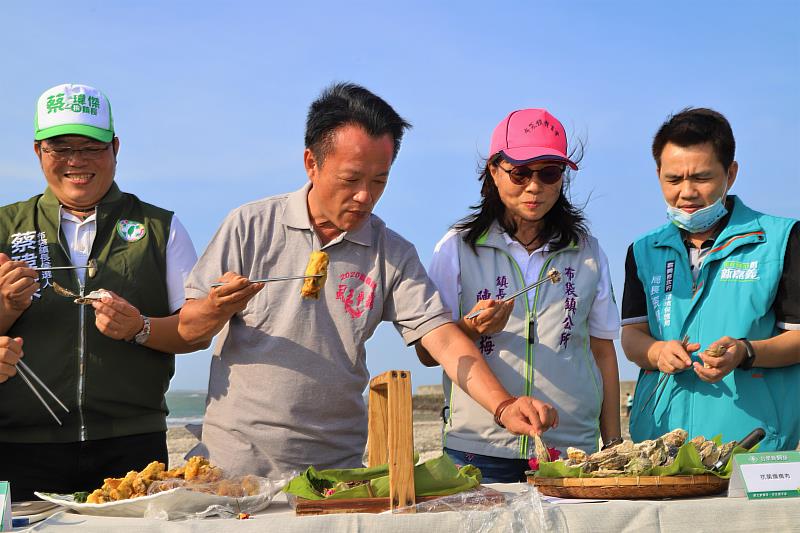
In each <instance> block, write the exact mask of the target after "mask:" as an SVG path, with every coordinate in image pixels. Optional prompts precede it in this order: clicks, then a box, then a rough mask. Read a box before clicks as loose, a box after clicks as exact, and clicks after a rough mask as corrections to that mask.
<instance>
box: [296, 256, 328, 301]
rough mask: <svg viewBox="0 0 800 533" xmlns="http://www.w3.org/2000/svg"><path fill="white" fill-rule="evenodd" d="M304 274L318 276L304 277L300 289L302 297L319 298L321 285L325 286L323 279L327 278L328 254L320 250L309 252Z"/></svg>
mask: <svg viewBox="0 0 800 533" xmlns="http://www.w3.org/2000/svg"><path fill="white" fill-rule="evenodd" d="M305 275H306V276H319V277H315V278H306V279H305V281H303V288H302V289H300V294H301V295H302V296H303V298H313V299H315V300H317V299H319V293H320V291H321V290H322V287H323V286H325V280H327V279H328V254H326V253H325V252H320V251H313V252H311V257H309V258H308V266H306V271H305Z"/></svg>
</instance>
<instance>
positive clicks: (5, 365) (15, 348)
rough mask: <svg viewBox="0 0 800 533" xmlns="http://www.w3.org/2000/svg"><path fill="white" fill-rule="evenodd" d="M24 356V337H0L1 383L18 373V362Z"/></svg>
mask: <svg viewBox="0 0 800 533" xmlns="http://www.w3.org/2000/svg"><path fill="white" fill-rule="evenodd" d="M21 357H22V339H21V338H20V337H17V338H15V339H12V338H11V337H0V383H3V382H5V381H6V380H7V379H8V378H10V377H13V376H14V375H16V373H17V362H18V361H19V360H20V358H21Z"/></svg>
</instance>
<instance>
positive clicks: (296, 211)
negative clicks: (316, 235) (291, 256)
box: [283, 181, 374, 246]
mask: <svg viewBox="0 0 800 533" xmlns="http://www.w3.org/2000/svg"><path fill="white" fill-rule="evenodd" d="M310 190H311V182H310V181H309V182H307V183H306V184H305V185H303V187H302V188H301V189H299V190H297V191H294V192H293V193H290V194H289V196H288V197H287V199H286V207H285V208H284V210H283V224H284V225H285V226H289V227H290V228H295V229H301V230H309V231H313V228H312V226H311V220H310V218H309V215H308V191H310ZM373 216H374V215H370V217H369V218H368V219H367V220H366V222H364V224H362V225H361V227H360V228H358V229H357V230H355V231H348V232H345V233H344V234H343V235H341V236H340V237H338V238H336V239H334V240H332V241H331V242H330V243H328V244H335V243H337V242H339V241H341V240H342V239H346V240H348V241H350V242H353V243H355V244H360V245H362V246H371V245H372V217H373Z"/></svg>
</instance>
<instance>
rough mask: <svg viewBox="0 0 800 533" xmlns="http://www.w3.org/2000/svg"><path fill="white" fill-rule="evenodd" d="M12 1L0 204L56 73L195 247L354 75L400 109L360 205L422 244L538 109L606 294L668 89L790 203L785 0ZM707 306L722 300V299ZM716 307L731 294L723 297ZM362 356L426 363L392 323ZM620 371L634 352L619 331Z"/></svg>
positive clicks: (793, 182)
mask: <svg viewBox="0 0 800 533" xmlns="http://www.w3.org/2000/svg"><path fill="white" fill-rule="evenodd" d="M394 4H395V5H391V4H389V3H380V2H363V3H362V2H342V3H339V4H333V3H331V2H296V3H284V2H282V3H275V4H274V5H273V4H271V3H266V2H233V1H231V2H226V3H222V2H215V3H212V2H203V1H194V2H167V1H160V2H156V1H139V2H135V3H133V2H108V1H104V2H94V1H82V2H79V3H63V2H58V3H56V2H48V1H44V2H14V3H9V4H7V5H5V6H4V8H3V11H2V13H1V14H0V97H2V102H3V106H2V108H3V109H2V117H3V128H1V129H0V180H2V181H1V183H2V184H3V185H2V189H0V203H2V204H6V203H10V202H13V201H17V200H21V199H24V198H28V197H30V196H32V195H34V194H37V193H39V192H41V191H42V190H43V188H44V178H43V177H42V175H41V171H40V169H39V168H38V165H37V162H36V159H35V157H34V154H33V151H32V147H31V141H32V138H33V131H32V124H33V112H34V105H35V102H36V98H37V97H38V96H39V94H40V93H41V92H43V91H44V90H45V89H47V88H49V87H51V86H54V85H57V84H59V83H64V82H81V83H87V84H90V85H94V86H95V87H98V88H100V89H101V90H103V91H104V92H105V93H106V94H107V95H108V96H109V98H110V100H111V103H112V106H113V110H114V116H115V122H116V126H117V134H118V136H119V137H120V139H121V145H122V146H121V152H120V156H119V163H118V169H117V181H118V183H119V184H120V186H121V187H122V188H123V190H126V191H129V192H132V193H135V194H137V195H138V196H139V197H141V198H142V199H144V200H146V201H149V202H151V203H155V204H157V205H160V206H162V207H166V208H169V209H172V210H174V211H175V212H176V213H177V214H178V216H179V217H180V219H181V220H182V221H183V223H184V225H185V226H186V227H187V228H188V230H189V232H190V234H191V236H192V238H193V240H194V243H195V246H196V248H197V249H198V252H201V251H202V250H203V249H204V248H205V246H206V244H207V243H208V241H209V239H210V238H211V236H212V235H213V233H214V231H215V229H216V228H217V226H218V225H219V223H220V222H221V221H222V219H223V217H224V216H225V215H226V214H227V213H228V212H229V211H230V210H231V209H233V208H234V207H236V206H238V205H240V204H242V203H244V202H247V201H250V200H253V199H256V198H260V197H264V196H269V195H272V194H277V193H282V192H286V191H290V190H294V189H297V188H299V187H300V186H302V184H303V183H304V181H305V180H306V177H305V174H304V172H303V166H302V152H303V126H304V120H305V114H306V111H307V107H308V104H309V103H310V102H311V101H312V100H313V99H314V98H315V97H316V96H317V95H318V93H319V92H320V90H321V89H322V88H323V87H324V86H326V85H328V84H329V83H331V82H332V81H343V80H352V81H355V82H357V83H360V84H363V85H365V86H366V87H368V88H370V89H371V90H373V91H374V92H376V93H378V94H380V95H381V96H383V97H384V98H385V99H386V100H388V101H389V102H390V103H391V104H392V105H393V106H394V107H395V108H396V109H397V110H398V112H399V113H400V114H402V115H403V116H404V117H405V118H407V119H408V120H409V121H410V122H412V123H413V125H414V128H413V129H412V130H411V131H410V132H409V133H408V134H407V136H406V139H405V141H404V144H403V147H402V149H401V152H400V155H399V156H398V159H397V162H396V163H395V165H394V167H393V170H392V174H391V177H390V180H389V186H388V188H387V191H386V193H385V195H384V197H383V198H382V199H381V201H380V203H379V204H378V206H377V208H376V213H377V214H378V215H379V216H381V217H382V218H383V219H384V220H385V221H386V222H387V224H388V225H389V226H390V227H392V228H393V229H395V230H397V231H398V232H399V233H400V234H402V235H403V236H405V237H406V238H408V239H409V240H410V241H412V242H413V243H414V244H415V245H416V246H417V249H418V250H419V253H420V256H421V257H422V259H423V261H424V262H425V263H426V264H427V263H428V261H429V259H430V256H431V252H432V250H433V246H434V244H435V243H436V242H437V241H438V239H439V238H440V237H441V236H442V235H443V234H444V233H445V231H446V230H447V228H448V226H449V225H450V224H452V223H453V222H454V221H456V220H457V219H459V218H461V217H462V216H463V215H465V214H466V213H467V209H468V206H469V205H471V204H473V203H475V202H476V201H477V200H478V190H479V189H478V184H477V181H476V164H477V160H478V158H479V157H482V156H485V155H486V151H487V149H488V143H489V137H490V134H491V130H492V128H493V127H494V126H495V125H496V124H497V122H499V121H500V120H501V119H502V118H503V117H504V116H505V115H506V114H507V113H508V112H510V111H512V110H514V109H519V108H523V107H545V108H547V109H549V110H550V111H551V112H552V113H553V114H554V115H555V116H557V117H558V118H559V119H561V121H562V122H563V123H564V125H565V126H566V128H567V131H568V133H571V134H572V135H573V136H574V137H576V138H580V139H583V140H584V141H585V142H586V152H585V157H584V159H583V162H582V165H581V167H582V168H581V171H580V172H578V174H577V176H576V179H575V182H574V186H573V199H574V200H575V201H577V202H579V203H582V202H587V203H586V213H587V215H588V217H589V219H590V221H591V228H592V231H593V233H594V234H595V235H596V236H597V237H598V238H599V239H600V242H601V244H602V246H603V247H604V249H605V251H606V253H607V255H608V257H609V260H610V264H611V271H612V279H613V282H614V287H615V290H616V293H617V296H618V299H619V300H621V296H622V287H623V279H624V258H625V251H626V248H627V246H628V244H629V243H630V242H631V241H632V240H633V239H634V238H635V237H636V236H637V235H639V234H641V233H643V232H644V231H645V230H647V229H649V228H652V227H654V226H657V225H660V224H662V223H663V222H664V220H665V218H664V217H665V214H664V204H663V200H662V198H661V195H660V193H659V190H658V186H657V182H656V178H655V169H654V164H653V161H652V158H651V157H650V142H651V140H652V136H653V134H654V133H655V131H656V129H657V128H658V126H659V125H660V124H661V123H662V122H663V120H664V119H665V118H666V117H667V116H668V115H669V114H670V113H674V112H676V111H679V110H680V109H682V108H684V107H686V106H690V105H691V106H707V107H712V108H715V109H717V110H718V111H720V112H722V113H723V114H725V115H726V116H727V117H728V119H729V120H730V122H731V124H732V126H733V129H734V133H735V135H736V140H737V145H738V146H737V154H736V155H737V157H736V159H737V160H738V161H739V164H740V172H739V178H738V181H737V183H736V184H735V186H734V189H733V193H735V194H739V195H740V196H741V197H742V198H743V199H744V200H745V201H746V202H747V203H749V204H750V205H751V206H753V207H755V208H756V209H760V210H765V211H768V212H770V213H773V214H778V215H784V216H793V217H798V216H800V200H799V198H800V161H799V160H798V158H797V154H798V153H799V152H800V100H799V99H798V95H800V33H799V32H798V29H797V28H798V23H800V3H798V2H794V1H788V0H787V1H783V2H781V1H762V2H757V3H756V2H744V1H724V2H723V1H718V2H711V1H709V2H690V1H672V2H669V3H653V2H612V1H597V2H569V1H564V2H555V1H554V2H542V1H527V2H493V3H492V2H458V3H456V2H450V3H435V2H412V1H407V2H397V3H394ZM721 312H723V311H722V310H721ZM725 312H735V310H726V311H725ZM367 347H368V362H369V367H370V369H371V371H372V372H373V374H374V373H378V372H381V371H383V370H387V369H389V368H405V369H410V370H411V371H412V373H413V376H414V384H415V385H421V384H427V383H435V382H438V381H439V379H440V371H439V370H437V369H423V368H422V367H421V366H420V365H419V364H418V363H417V362H416V358H415V356H414V355H413V351H412V350H411V349H408V348H405V347H404V346H403V344H402V342H401V340H400V337H399V335H397V333H396V332H395V331H394V328H393V327H392V326H391V325H389V324H385V325H383V326H381V327H380V328H379V329H378V332H377V333H376V335H375V337H374V338H373V339H372V340H371V341H370V342H369V343H368V345H367ZM209 358H210V355H209V354H208V352H205V353H198V354H192V355H186V356H180V357H179V358H178V365H177V372H176V375H175V378H174V379H173V382H172V387H173V389H187V388H191V389H201V388H205V385H206V382H207V376H208V363H209ZM619 358H620V372H621V375H622V378H623V379H635V376H636V368H635V367H634V366H633V365H631V364H630V363H628V362H627V361H626V360H625V358H624V356H623V355H622V353H621V351H620V352H619Z"/></svg>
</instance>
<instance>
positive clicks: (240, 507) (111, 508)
mask: <svg viewBox="0 0 800 533" xmlns="http://www.w3.org/2000/svg"><path fill="white" fill-rule="evenodd" d="M34 494H36V496H38V497H39V498H41V499H43V500H47V501H48V502H52V503H55V504H58V505H61V506H63V507H67V508H69V509H71V510H73V511H75V512H76V513H80V514H87V515H95V516H121V517H129V518H141V517H144V516H147V517H151V518H180V517H182V516H183V515H188V514H195V513H202V512H204V511H207V510H208V508H209V507H211V506H215V505H220V506H223V507H225V508H226V509H229V510H230V512H232V513H238V512H240V511H241V512H247V513H254V512H256V511H260V510H261V509H264V508H265V507H267V506H268V505H269V502H270V500H271V499H272V494H258V495H255V496H245V497H244V498H231V497H229V496H217V495H216V494H206V493H204V492H195V491H191V490H188V489H185V488H182V487H179V488H176V489H171V490H167V491H164V492H159V493H157V494H151V495H149V496H140V497H139V498H130V499H127V500H119V501H116V502H108V503H77V502H75V500H74V498H73V496H72V494H51V493H44V492H34ZM164 513H166V515H165V514H164ZM214 514H216V513H214Z"/></svg>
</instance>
